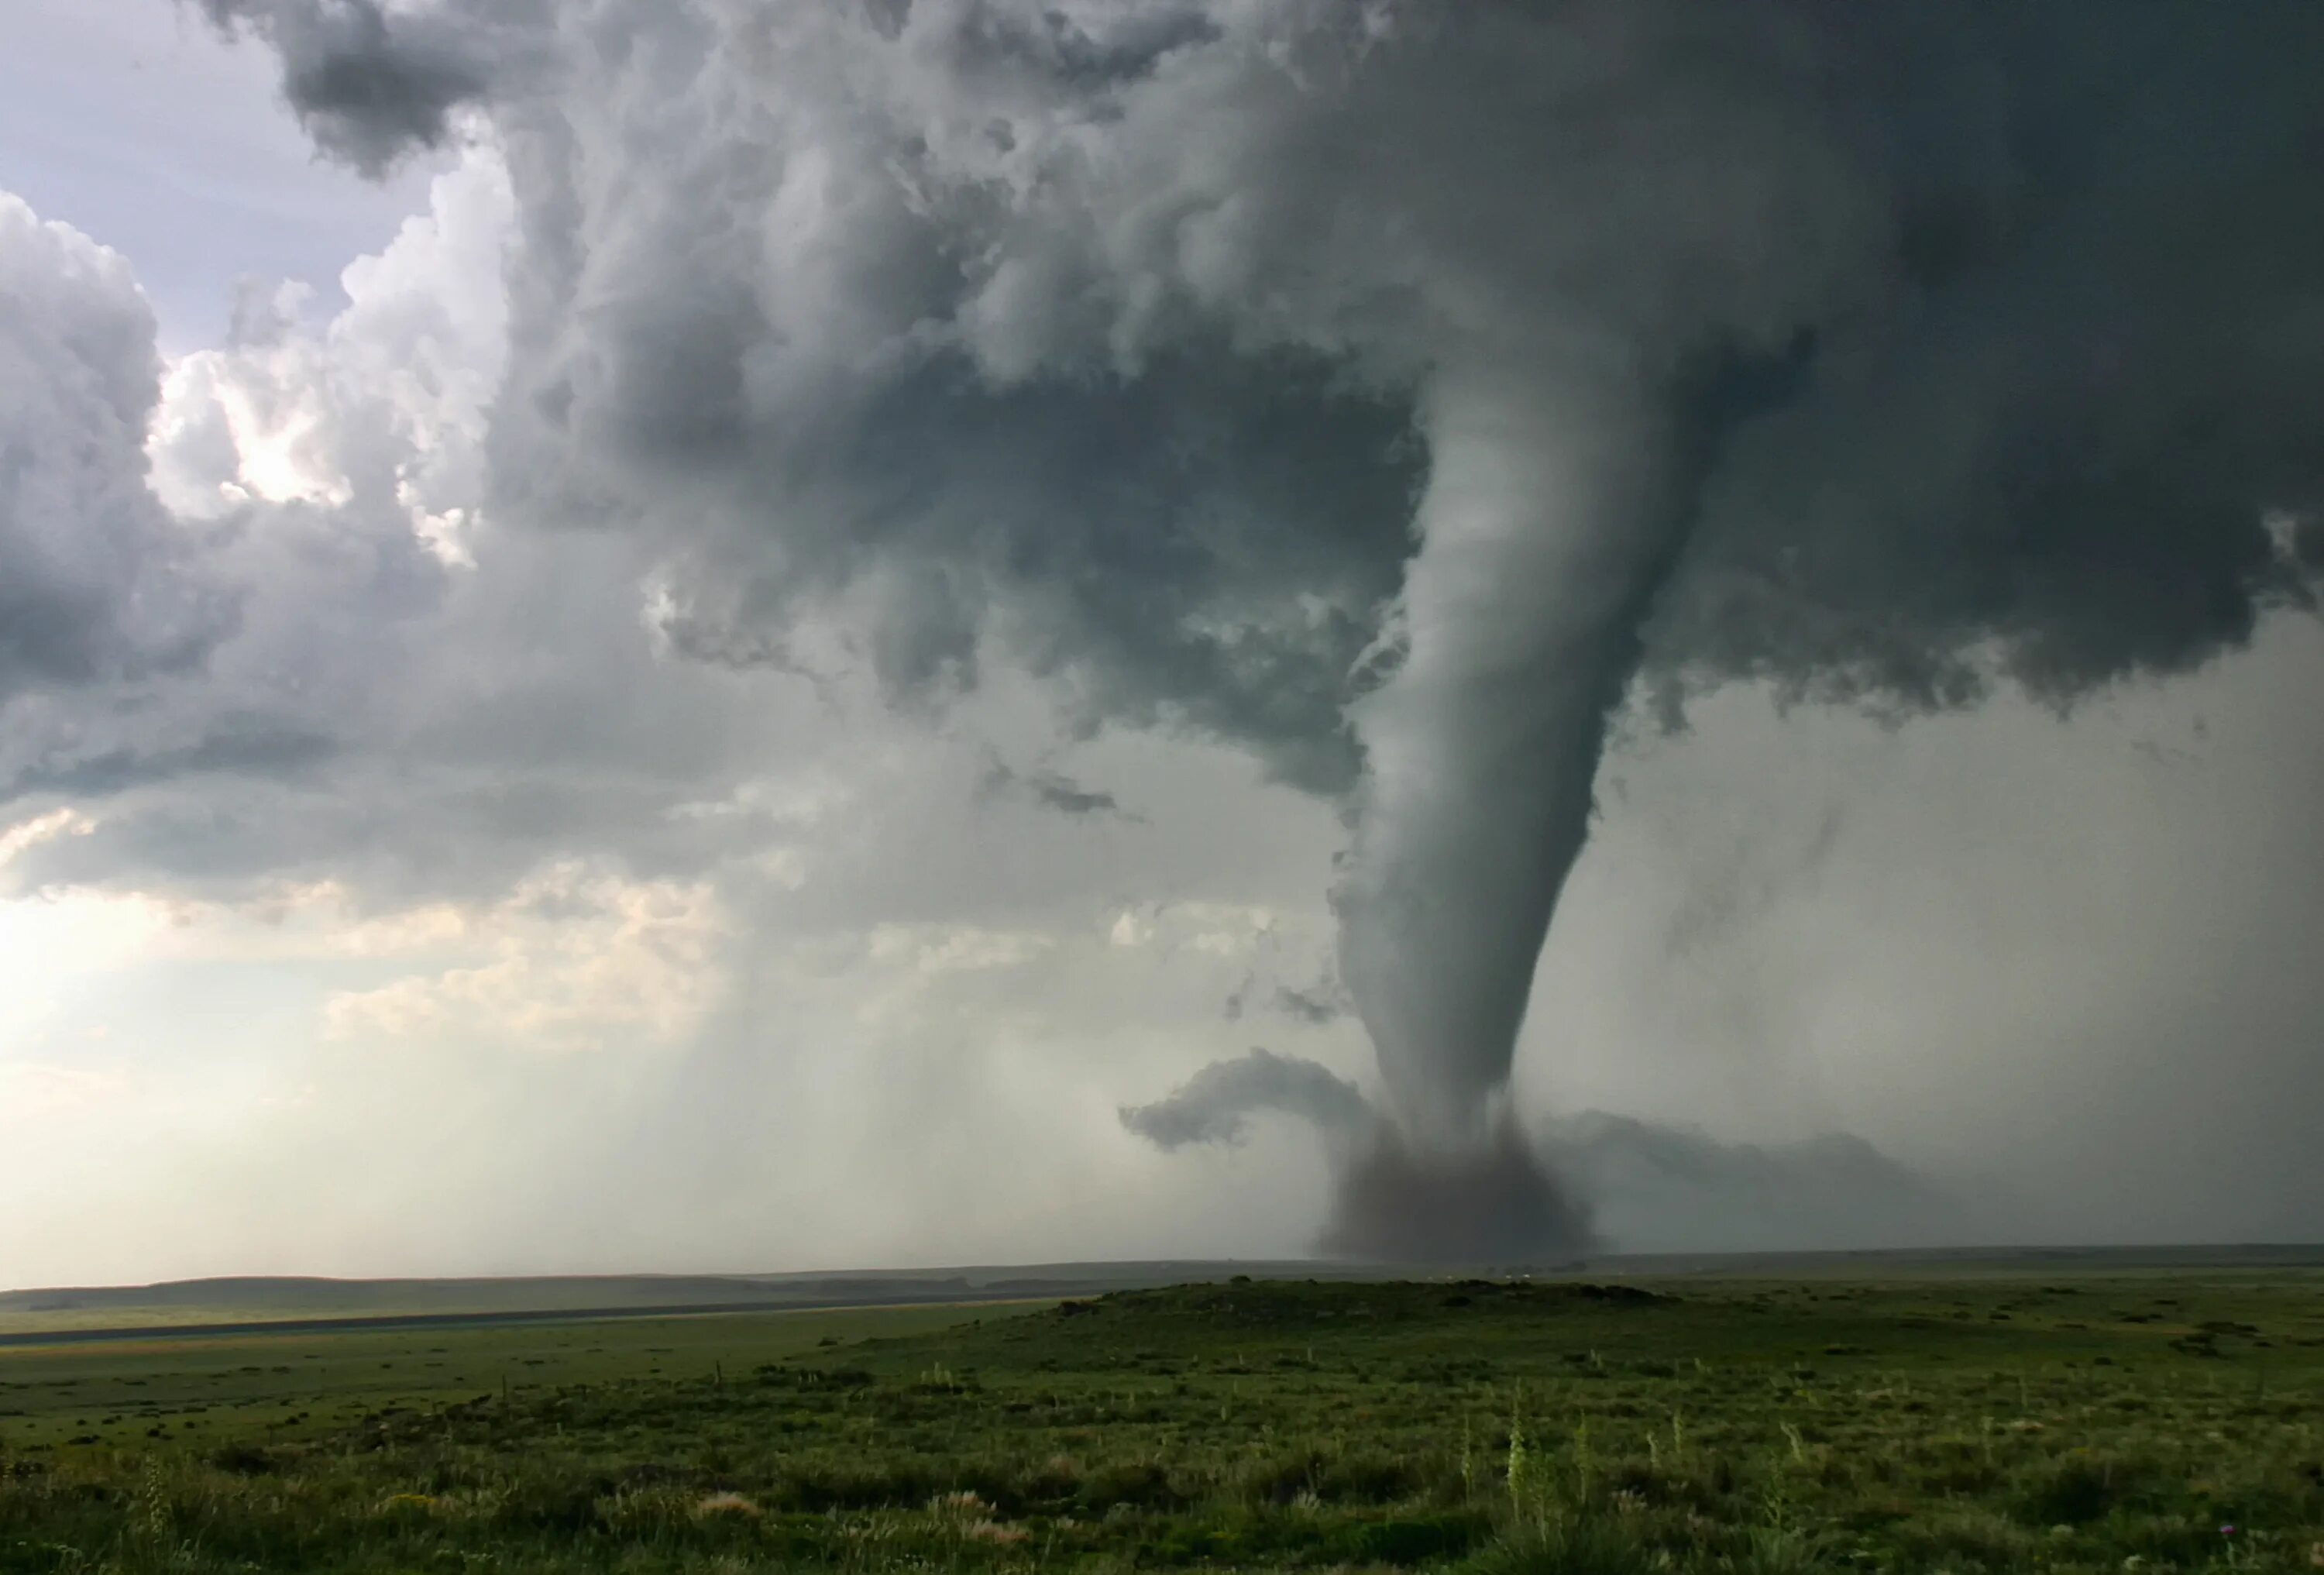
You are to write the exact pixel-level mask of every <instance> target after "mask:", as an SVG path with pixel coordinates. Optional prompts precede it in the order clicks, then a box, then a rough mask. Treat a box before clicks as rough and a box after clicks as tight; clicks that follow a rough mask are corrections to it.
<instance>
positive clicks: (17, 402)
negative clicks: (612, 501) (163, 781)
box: [0, 193, 236, 705]
mask: <svg viewBox="0 0 2324 1575" xmlns="http://www.w3.org/2000/svg"><path fill="white" fill-rule="evenodd" d="M153 332H154V329H153V314H152V310H151V309H149V308H148V307H147V305H146V303H145V299H144V297H143V295H142V294H141V293H140V292H139V290H138V289H137V284H136V281H135V279H134V277H132V275H131V273H130V271H129V266H128V264H127V263H125V262H124V261H123V260H122V259H121V258H120V257H119V256H118V255H116V254H115V253H112V252H109V251H107V250H106V249H105V248H104V247H102V246H100V245H98V244H96V243H95V242H93V241H90V240H89V239H88V237H86V236H84V235H80V234H79V233H78V232H77V231H74V230H72V229H70V228H68V227H66V226H61V225H51V224H43V223H42V222H41V220H40V219H39V218H38V217H37V216H35V215H34V214H33V213H32V210H31V209H30V208H28V207H25V206H24V204H23V203H22V202H21V201H19V200H17V199H16V198H14V197H10V196H8V195H6V194H5V193H0V705H6V704H8V703H9V702H10V701H12V700H14V699H15V698H16V697H17V696H18V695H23V694H24V693H26V692H28V691H34V690H39V691H47V692H51V693H54V692H59V691H66V690H78V689H86V688H88V687H89V686H94V685H98V684H103V683H108V682H123V681H134V680H138V679H143V678H149V677H155V676H157V675H167V674H169V673H171V672H176V671H182V670H184V669H186V668H190V667H194V666H197V665H198V664H199V663H200V662H201V661H202V659H204V658H205V657H206V656H207V655H208V653H209V651H210V650H211V649H212V648H213V647H215V646H216V645H217V642H218V641H219V640H222V639H223V638H225V636H226V633H227V632H228V631H230V630H231V628H232V627H233V624H234V621H235V613H236V606H235V599H234V597H233V596H232V595H231V594H229V592H228V588H227V587H226V585H221V584H219V583H217V582H216V581H215V580H213V579H212V578H211V577H209V576H208V575H207V574H206V572H205V566H204V564H203V563H202V561H201V559H202V555H203V547H204V543H202V542H201V541H200V540H199V539H198V538H196V537H195V536H194V535H193V534H192V533H190V532H189V531H188V530H184V529H182V528H180V525H179V523H178V522H177V521H176V520H173V519H171V517H170V515H169V514H168V512H167V511H164V510H163V509H162V508H161V505H160V504H159V503H158V502H156V501H155V499H154V497H153V495H152V492H151V490H150V489H149V488H148V487H147V485H146V463H145V426H146V421H147V419H149V418H150V417H151V415H152V411H153V406H154V401H155V393H156V379H157V375H158V370H159V362H158V360H157V358H156V356H155V355H154V351H153Z"/></svg>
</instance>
